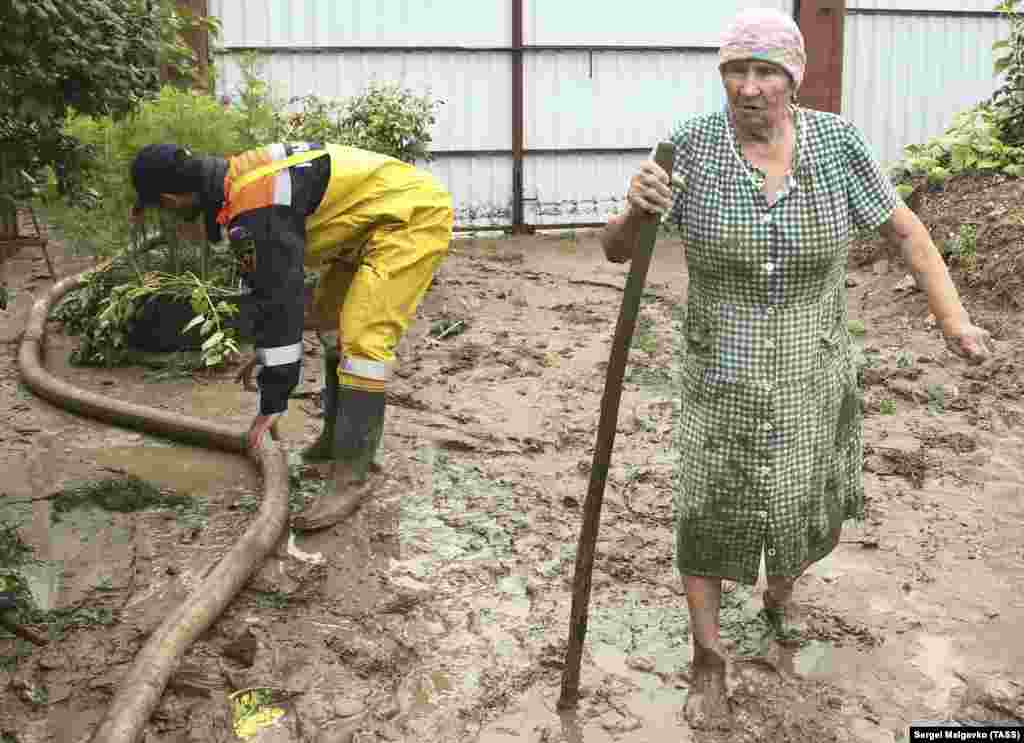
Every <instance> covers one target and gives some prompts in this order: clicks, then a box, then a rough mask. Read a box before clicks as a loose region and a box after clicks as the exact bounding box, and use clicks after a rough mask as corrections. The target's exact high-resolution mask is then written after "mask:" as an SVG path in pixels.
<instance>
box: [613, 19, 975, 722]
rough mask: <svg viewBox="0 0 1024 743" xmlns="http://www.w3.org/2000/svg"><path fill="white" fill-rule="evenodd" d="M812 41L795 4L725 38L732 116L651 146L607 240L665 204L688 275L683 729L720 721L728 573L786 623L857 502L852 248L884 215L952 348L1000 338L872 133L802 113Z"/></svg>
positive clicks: (622, 244)
mask: <svg viewBox="0 0 1024 743" xmlns="http://www.w3.org/2000/svg"><path fill="white" fill-rule="evenodd" d="M805 60H806V56H805V53H804V43H803V37H802V35H801V33H800V31H799V29H798V28H797V26H796V24H795V23H794V22H793V21H792V19H790V18H789V17H787V16H785V15H783V14H781V13H779V12H776V11H769V10H750V11H745V12H742V13H741V14H740V15H739V16H738V17H737V18H736V19H735V20H734V22H733V23H732V25H731V26H730V27H729V28H728V30H727V31H726V33H725V36H724V39H723V41H722V45H721V51H720V71H721V76H722V83H723V84H724V86H725V92H726V96H727V99H728V105H727V106H726V108H725V110H724V111H721V112H718V113H713V114H709V115H705V116H699V117H697V118H694V119H692V120H689V121H686V122H684V123H682V124H681V125H679V126H678V127H677V128H676V129H675V131H674V133H672V135H671V141H672V142H673V143H674V144H675V146H676V161H675V168H674V172H673V174H672V178H671V179H670V178H669V175H668V174H666V173H665V172H664V171H663V170H662V169H661V168H659V167H658V166H657V165H656V164H655V163H654V162H653V161H648V162H645V163H644V164H643V165H641V166H640V168H639V171H638V172H637V173H636V175H634V176H633V178H632V179H631V181H630V187H629V193H628V196H627V208H626V211H625V213H624V214H622V215H619V216H616V217H613V218H612V219H611V220H609V223H608V226H607V227H606V228H605V231H604V233H603V235H602V244H603V247H604V251H605V255H606V256H607V257H608V259H609V260H612V261H615V262H624V261H627V260H629V257H630V256H631V254H632V252H633V250H634V249H635V245H636V242H637V236H638V227H639V221H640V220H638V219H637V216H638V215H640V214H641V213H643V212H648V213H661V214H664V213H666V212H667V213H668V216H669V220H670V222H671V223H673V224H675V225H677V226H678V229H679V231H680V234H681V237H682V240H683V243H684V245H685V246H686V260H687V266H688V271H689V291H688V299H687V313H686V321H685V325H684V333H685V338H684V339H683V342H684V344H685V349H686V350H685V353H684V361H683V368H682V420H681V423H680V431H679V436H680V442H681V457H680V467H679V471H678V476H677V480H676V481H677V516H678V523H677V565H678V568H679V571H680V573H681V574H682V576H683V582H684V586H685V590H686V596H687V603H688V605H689V612H690V620H691V631H692V636H693V642H694V644H693V674H692V678H691V681H692V685H691V689H690V694H689V697H688V700H687V703H686V710H685V713H686V717H687V719H688V720H689V721H690V724H691V725H692V726H695V727H700V726H702V725H706V724H709V723H714V722H720V721H725V720H727V717H728V712H729V703H728V699H727V693H726V687H725V677H726V669H727V666H728V658H727V655H726V653H725V652H724V650H723V647H722V644H721V640H720V636H719V605H720V597H721V583H722V579H723V578H724V579H729V580H733V581H737V582H742V583H745V584H749V585H753V584H755V583H756V582H757V577H758V572H759V568H760V562H761V559H762V550H763V552H764V559H765V567H766V573H767V587H766V590H765V592H764V605H765V609H766V610H767V613H768V614H769V616H770V617H771V618H772V619H773V620H774V621H775V622H784V621H785V620H786V619H787V614H788V618H789V619H790V620H791V619H792V607H791V597H792V592H793V584H794V581H795V579H796V578H797V577H799V576H800V575H801V574H802V573H803V572H804V570H806V569H807V567H808V566H809V565H811V564H812V563H814V562H816V561H818V560H821V559H822V558H823V557H825V556H826V555H828V554H829V553H830V552H831V551H832V550H833V549H834V548H835V546H836V544H837V543H838V541H839V534H840V530H841V527H842V524H843V522H844V520H846V519H848V518H856V517H861V516H862V514H863V508H864V487H863V481H862V475H861V467H862V436H861V407H860V397H859V392H858V388H857V382H856V373H855V368H854V365H853V361H852V355H851V347H850V337H849V333H848V331H847V296H846V263H847V250H848V246H849V244H850V240H851V238H852V236H853V235H854V234H855V233H856V232H857V231H858V230H864V229H873V228H881V231H882V233H883V234H884V235H885V236H886V237H888V239H889V240H891V241H892V243H893V244H894V245H898V246H899V248H900V249H901V251H902V254H903V257H904V259H905V260H906V263H907V265H908V266H909V267H910V270H911V271H912V272H913V275H914V276H915V277H916V279H917V284H918V286H919V287H920V288H921V289H923V290H924V292H925V293H926V294H927V297H928V302H929V306H930V308H931V311H932V312H933V314H934V315H935V318H936V320H937V321H938V324H939V326H940V327H941V329H942V332H943V334H944V335H945V338H946V340H947V343H948V344H949V346H950V348H951V349H952V350H953V351H955V352H957V353H958V354H960V355H962V356H965V357H968V358H969V359H971V360H974V361H979V360H982V359H984V358H985V357H986V356H987V355H988V354H989V353H990V349H989V347H988V346H989V344H990V341H989V338H988V333H987V332H986V331H984V330H982V329H981V328H978V327H976V326H975V325H973V324H972V323H971V320H970V317H969V316H968V314H967V312H966V311H965V310H964V308H963V305H962V304H961V303H960V300H959V297H958V295H957V291H956V288H955V287H954V285H953V283H952V282H951V280H950V277H949V274H948V272H947V270H946V266H945V264H944V263H943V261H942V258H941V257H940V255H939V253H938V251H937V250H936V248H935V246H934V244H933V243H932V240H931V238H930V237H929V235H928V231H927V230H926V228H925V227H924V225H922V223H921V222H920V220H918V218H917V217H916V216H915V215H914V213H913V212H911V211H910V210H909V209H908V208H907V207H906V206H905V205H903V203H902V202H901V201H900V199H899V197H898V196H897V194H896V192H895V190H894V188H893V186H892V185H891V183H890V182H889V181H888V179H887V178H886V177H885V175H884V174H883V173H882V170H881V169H880V168H879V166H878V164H877V163H876V161H875V160H874V158H873V156H872V154H871V152H870V151H869V148H868V146H867V145H866V143H865V141H864V139H863V138H862V136H861V134H860V133H859V132H858V131H857V129H856V128H854V127H853V126H852V125H850V124H849V123H848V122H846V121H844V120H843V119H841V118H839V117H838V116H835V115H832V114H828V113H821V112H818V111H812V110H808V109H803V108H800V107H799V106H797V105H796V92H797V90H798V89H799V87H800V83H801V80H802V78H803V74H804V66H805Z"/></svg>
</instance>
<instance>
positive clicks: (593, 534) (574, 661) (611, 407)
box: [558, 142, 675, 709]
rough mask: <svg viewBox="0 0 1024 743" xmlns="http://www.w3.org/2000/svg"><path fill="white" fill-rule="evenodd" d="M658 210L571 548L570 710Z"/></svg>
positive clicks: (645, 226)
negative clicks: (624, 382)
mask: <svg viewBox="0 0 1024 743" xmlns="http://www.w3.org/2000/svg"><path fill="white" fill-rule="evenodd" d="M654 161H655V162H656V163H657V164H658V165H660V166H661V168H662V170H664V171H665V172H666V173H669V174H670V175H671V173H672V166H673V165H674V161H675V148H674V147H673V146H672V144H671V143H669V142H661V143H659V144H658V148H657V151H656V153H655V156H654ZM659 222H660V219H659V218H658V216H657V215H650V216H649V217H648V218H646V219H644V221H643V223H642V224H641V226H640V239H639V242H638V244H637V248H636V252H635V253H634V254H633V258H632V265H631V266H630V270H629V278H628V279H627V280H626V289H625V291H624V292H623V297H622V308H621V309H620V311H619V322H618V325H616V326H615V337H614V339H613V340H612V350H611V357H610V359H609V361H608V374H607V377H606V379H605V385H604V397H603V398H602V400H601V417H600V419H599V421H598V424H597V443H596V445H595V447H594V460H593V465H592V466H591V468H590V487H589V488H588V490H587V502H586V504H585V505H584V507H583V527H582V529H581V531H580V541H579V545H578V547H577V549H576V573H575V575H574V577H573V588H572V613H571V615H570V619H569V646H568V648H567V649H566V653H565V669H564V670H563V671H562V696H561V697H560V698H559V700H558V708H559V709H570V708H574V707H575V706H576V703H577V702H578V701H579V686H580V659H581V657H582V655H583V640H584V638H585V637H586V634H587V611H588V605H589V603H590V578H591V574H592V573H593V569H594V546H595V544H596V543H597V529H598V526H599V525H600V522H601V502H602V500H603V499H604V486H605V482H606V480H607V479H608V465H609V463H610V461H611V454H612V447H613V446H614V444H615V429H616V427H617V425H618V418H619V401H620V400H621V398H622V378H623V376H624V375H625V372H626V361H627V360H628V359H629V346H630V344H631V343H632V342H633V329H634V327H635V326H636V318H637V314H638V313H639V311H640V297H641V295H642V294H643V290H644V282H645V281H646V280H647V270H648V269H649V268H650V265H651V255H652V253H653V252H654V242H655V240H656V239H657V236H658V224H659Z"/></svg>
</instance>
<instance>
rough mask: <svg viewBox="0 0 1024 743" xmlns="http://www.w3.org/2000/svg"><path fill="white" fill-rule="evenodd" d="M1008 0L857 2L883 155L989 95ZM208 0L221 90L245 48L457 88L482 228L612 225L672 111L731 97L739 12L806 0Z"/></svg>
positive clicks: (459, 132) (444, 174) (295, 65)
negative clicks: (217, 36) (728, 70)
mask: <svg viewBox="0 0 1024 743" xmlns="http://www.w3.org/2000/svg"><path fill="white" fill-rule="evenodd" d="M994 1H995V0H848V4H847V5H848V7H847V17H846V26H845V51H844V59H843V90H842V114H843V115H844V116H845V117H846V118H848V119H850V120H851V121H853V122H854V123H855V124H857V125H858V126H859V127H860V128H861V130H862V131H863V132H864V133H865V136H866V137H867V139H868V141H869V142H870V144H871V145H872V147H873V148H874V150H875V152H876V154H877V155H878V156H879V158H880V159H881V160H882V161H883V162H886V163H889V162H892V161H894V160H895V159H897V158H899V157H900V155H901V152H902V148H903V147H904V146H905V145H907V144H910V143H915V142H921V141H924V140H925V139H927V138H928V137H930V136H933V135H936V134H938V133H941V132H942V131H943V130H944V129H945V128H946V127H947V126H948V125H949V123H950V122H951V120H952V116H953V114H954V113H955V112H956V111H959V110H962V109H964V108H966V107H968V106H970V105H973V104H974V103H976V102H978V101H979V100H981V99H983V98H985V97H987V96H988V95H990V94H991V93H992V91H993V90H994V87H995V85H996V80H995V78H994V76H993V74H992V52H991V46H992V43H993V42H994V41H995V40H996V39H997V38H999V37H1001V36H1002V35H1004V34H1005V21H1004V20H1003V19H1001V18H1000V17H999V16H998V15H997V14H996V13H995V12H993V11H992V10H991V4H992V3H994ZM209 2H210V8H209V10H210V13H211V15H213V16H215V17H217V18H219V19H220V20H221V21H222V25H223V33H222V39H221V44H222V47H223V49H222V50H221V53H220V55H219V58H220V60H221V65H220V67H221V69H220V75H219V77H218V88H219V90H218V92H220V93H231V92H232V91H233V90H234V89H236V87H237V85H238V84H239V82H240V74H239V70H238V67H237V65H236V64H235V62H234V61H233V59H234V57H233V55H232V52H238V51H242V50H262V51H263V52H265V53H266V55H267V64H266V74H267V77H268V78H269V80H270V81H271V82H272V83H273V84H274V85H275V87H276V88H277V89H278V91H279V93H280V94H281V95H283V96H285V97H291V96H298V95H305V94H307V93H310V92H313V93H317V94H318V95H321V96H327V97H347V96H350V95H354V94H356V93H358V92H359V91H360V90H362V89H363V88H364V87H365V85H366V84H367V83H368V82H370V81H373V80H379V81H395V82H399V83H401V84H402V85H404V86H406V87H409V88H411V89H413V90H415V91H417V92H420V93H429V94H431V95H432V96H434V97H436V98H438V99H440V100H442V101H443V102H444V103H443V105H442V107H441V110H440V112H439V120H438V122H437V125H436V127H435V129H434V132H433V136H434V141H433V149H434V150H435V152H436V160H435V161H434V162H433V163H431V164H430V165H429V166H428V167H429V169H430V170H431V171H433V172H434V173H435V174H437V175H438V177H439V178H441V180H443V181H444V182H445V184H446V185H447V186H448V188H449V189H450V190H451V192H452V194H453V196H454V199H455V204H456V212H457V223H458V225H460V226H462V227H465V228H470V227H485V226H493V227H508V226H512V225H514V224H525V225H534V226H545V225H548V226H556V225H568V224H587V223H591V224H596V223H601V222H603V221H604V220H605V219H606V218H607V216H608V214H609V213H611V212H613V211H616V210H618V209H619V208H620V207H621V203H622V198H623V195H624V192H625V189H626V182H627V179H628V176H629V174H630V173H631V172H632V171H633V169H634V168H635V167H636V165H637V163H638V162H639V160H641V159H642V158H643V157H645V155H646V153H647V152H648V151H649V150H650V148H651V146H652V145H653V144H654V143H655V142H656V141H658V140H659V139H661V138H662V137H664V136H665V134H666V133H667V132H668V131H669V130H670V128H671V127H672V126H673V124H674V123H675V122H677V121H680V120H682V119H685V118H687V117H690V116H694V115H698V114H701V113H705V112H709V111H713V110H716V109H718V108H720V107H721V106H722V105H723V104H724V97H723V93H722V87H721V82H720V79H719V76H718V73H717V64H716V54H715V53H716V51H717V44H718V37H719V34H720V33H721V30H722V28H723V27H724V25H725V24H726V23H727V22H728V20H729V19H730V18H731V17H732V16H733V15H734V14H735V13H736V12H737V11H738V10H739V9H741V8H744V7H774V8H778V9H780V10H783V11H785V12H790V13H792V12H794V10H795V8H794V6H795V4H796V3H797V2H798V0H719V1H718V2H715V3H703V2H701V3H698V2H680V0H649V2H647V3H645V4H644V7H643V13H634V12H629V9H628V7H627V6H623V5H622V3H621V2H620V0H614V1H613V0H557V1H556V0H489V1H488V2H467V1H466V0H434V2H431V3H423V2H419V1H418V0H350V2H346V3H341V2H337V1H336V0H209ZM516 13H519V14H520V19H519V21H518V23H517V22H516V21H515V16H516ZM520 60H521V61H520ZM517 69H519V70H521V72H518V73H517ZM517 101H518V102H519V103H518V104H517Z"/></svg>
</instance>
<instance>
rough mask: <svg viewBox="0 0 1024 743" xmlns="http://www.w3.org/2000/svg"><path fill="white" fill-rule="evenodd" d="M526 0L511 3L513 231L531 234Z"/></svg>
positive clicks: (515, 0) (514, 0)
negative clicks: (526, 201)
mask: <svg viewBox="0 0 1024 743" xmlns="http://www.w3.org/2000/svg"><path fill="white" fill-rule="evenodd" d="M524 96H525V86H524V84H523V0H512V232H513V233H514V234H518V233H523V232H529V231H530V230H529V229H528V228H527V227H526V219H525V217H524V214H523V198H524V197H523V140H524V134H523V133H524V131H525V129H526V118H525V116H526V114H525V106H524V103H525V102H524V100H523V98H524Z"/></svg>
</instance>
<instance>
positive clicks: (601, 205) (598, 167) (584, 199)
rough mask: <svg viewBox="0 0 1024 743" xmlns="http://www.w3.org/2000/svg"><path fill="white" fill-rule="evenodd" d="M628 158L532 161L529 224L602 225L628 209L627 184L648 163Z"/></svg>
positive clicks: (527, 185) (526, 174) (527, 172)
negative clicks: (609, 217)
mask: <svg viewBox="0 0 1024 743" xmlns="http://www.w3.org/2000/svg"><path fill="white" fill-rule="evenodd" d="M646 157H647V155H645V154H636V155H631V154H626V155H596V154H586V155H529V156H527V158H526V161H525V163H524V169H523V181H524V188H523V191H524V195H525V197H526V203H525V207H524V214H525V220H526V222H527V223H528V224H537V225H543V224H566V223H569V222H573V223H584V224H585V223H591V222H603V221H605V220H606V219H607V218H608V216H609V215H611V214H615V213H617V212H619V211H621V210H622V208H623V207H624V205H625V204H624V198H625V195H626V188H627V184H628V183H629V178H630V176H631V175H633V173H635V172H636V168H637V166H638V165H639V164H640V162H641V161H643V160H644V159H646Z"/></svg>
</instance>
